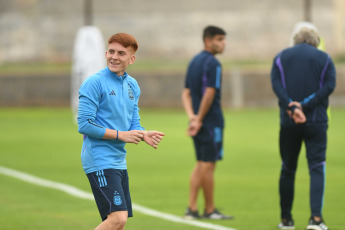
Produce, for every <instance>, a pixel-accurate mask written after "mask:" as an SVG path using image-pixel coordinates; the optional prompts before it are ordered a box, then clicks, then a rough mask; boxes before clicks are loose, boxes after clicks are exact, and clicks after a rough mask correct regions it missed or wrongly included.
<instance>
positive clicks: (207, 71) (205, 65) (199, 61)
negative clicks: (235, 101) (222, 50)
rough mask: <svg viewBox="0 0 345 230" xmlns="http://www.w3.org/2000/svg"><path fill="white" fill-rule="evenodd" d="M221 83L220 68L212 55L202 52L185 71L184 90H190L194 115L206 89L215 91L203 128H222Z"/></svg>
mask: <svg viewBox="0 0 345 230" xmlns="http://www.w3.org/2000/svg"><path fill="white" fill-rule="evenodd" d="M221 83H222V66H221V64H220V62H219V61H218V60H217V59H216V58H215V57H214V55H213V54H211V53H210V52H207V51H202V52H201V53H199V54H197V55H196V56H195V57H194V58H193V59H192V60H191V62H190V63H189V66H188V70H187V75H186V81H185V88H188V89H190V92H191V97H192V104H193V111H194V114H197V113H198V111H199V106H200V103H201V99H202V96H203V94H204V92H205V89H206V87H213V88H215V89H216V94H215V97H214V100H213V102H212V105H211V107H210V109H209V111H208V112H207V114H206V116H205V118H204V120H203V125H204V126H218V127H224V118H223V112H222V108H221Z"/></svg>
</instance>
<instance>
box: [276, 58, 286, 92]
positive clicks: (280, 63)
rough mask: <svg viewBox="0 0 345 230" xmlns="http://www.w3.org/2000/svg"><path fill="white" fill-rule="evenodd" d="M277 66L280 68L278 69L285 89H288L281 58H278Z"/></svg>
mask: <svg viewBox="0 0 345 230" xmlns="http://www.w3.org/2000/svg"><path fill="white" fill-rule="evenodd" d="M276 65H277V66H278V69H279V71H280V76H281V79H282V84H283V88H284V89H286V84H285V75H284V70H283V65H282V61H281V59H280V57H278V58H277V60H276Z"/></svg>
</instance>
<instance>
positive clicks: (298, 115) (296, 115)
mask: <svg viewBox="0 0 345 230" xmlns="http://www.w3.org/2000/svg"><path fill="white" fill-rule="evenodd" d="M292 119H293V121H294V122H295V123H296V124H303V123H305V122H306V121H307V119H306V117H305V115H304V113H303V111H302V110H300V109H298V108H296V109H295V110H294V112H293V114H292Z"/></svg>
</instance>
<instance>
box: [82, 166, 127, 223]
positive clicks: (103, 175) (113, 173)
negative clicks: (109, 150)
mask: <svg viewBox="0 0 345 230" xmlns="http://www.w3.org/2000/svg"><path fill="white" fill-rule="evenodd" d="M86 176H87V178H88V179H89V182H90V185H91V189H92V193H93V196H94V197H95V201H96V204H97V207H98V211H99V213H100V215H101V218H102V221H104V220H105V219H107V217H108V215H109V214H110V213H112V212H116V211H128V217H132V216H133V212H132V202H131V195H130V193H129V184H128V173H127V170H119V169H104V170H100V171H96V172H92V173H88V174H86Z"/></svg>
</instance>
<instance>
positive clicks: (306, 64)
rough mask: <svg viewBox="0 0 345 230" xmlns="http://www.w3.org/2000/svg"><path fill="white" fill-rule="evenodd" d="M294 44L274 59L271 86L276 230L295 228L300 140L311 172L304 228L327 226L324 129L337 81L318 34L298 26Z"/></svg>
mask: <svg viewBox="0 0 345 230" xmlns="http://www.w3.org/2000/svg"><path fill="white" fill-rule="evenodd" d="M293 41H294V45H293V47H289V48H287V49H284V50H283V51H281V52H280V53H279V54H278V55H277V56H276V57H275V58H274V61H273V66H272V70H271V83H272V88H273V91H274V93H275V94H276V96H277V97H278V100H279V107H280V137H279V145H280V156H281V160H282V167H281V172H280V181H279V192H280V208H281V223H280V224H279V225H278V228H280V229H295V226H294V221H293V217H292V213H291V210H292V204H293V199H294V184H295V175H296V170H297V161H298V156H299V153H300V150H301V146H302V143H303V142H304V143H305V147H306V155H307V160H308V166H309V174H310V209H311V217H310V220H309V223H308V225H307V229H309V230H329V228H328V227H327V226H326V225H325V222H324V220H323V215H322V206H323V198H324V190H325V165H326V148H327V128H328V116H327V107H328V97H329V95H330V94H331V93H332V92H333V90H334V88H335V84H336V72H335V67H334V64H333V61H332V59H331V57H330V56H329V55H328V54H327V53H325V52H323V51H321V50H319V49H317V47H318V45H319V43H320V38H319V35H318V33H317V31H316V30H315V29H313V28H309V27H302V28H300V29H299V30H298V31H297V32H296V34H295V35H294V37H293Z"/></svg>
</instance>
